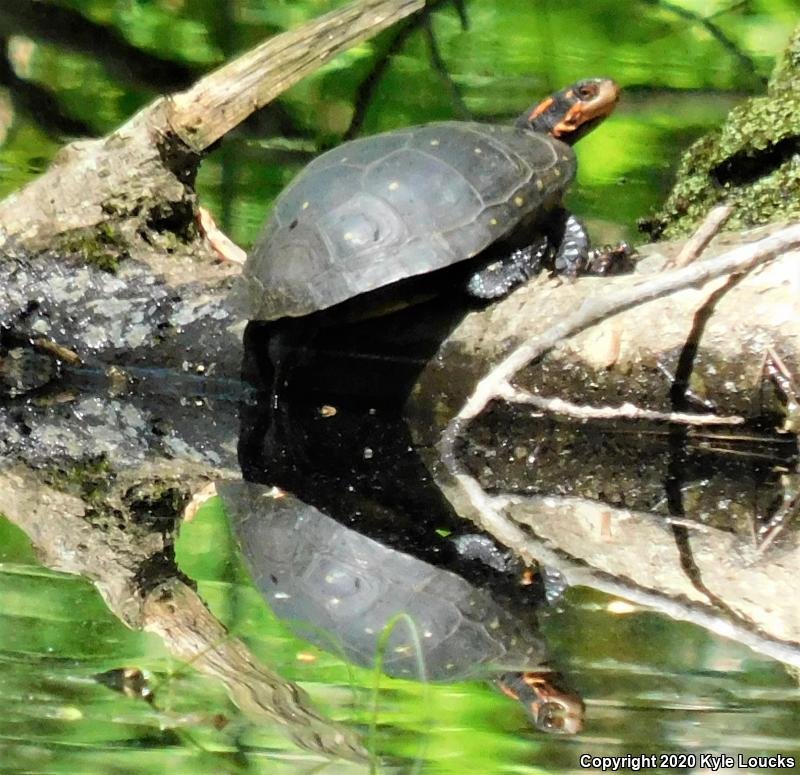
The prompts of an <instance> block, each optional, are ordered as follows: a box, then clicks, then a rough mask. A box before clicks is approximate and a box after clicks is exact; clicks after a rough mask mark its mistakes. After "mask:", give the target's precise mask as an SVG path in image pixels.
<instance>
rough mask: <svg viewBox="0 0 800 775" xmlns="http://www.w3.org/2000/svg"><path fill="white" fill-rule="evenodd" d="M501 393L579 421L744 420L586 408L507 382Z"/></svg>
mask: <svg viewBox="0 0 800 775" xmlns="http://www.w3.org/2000/svg"><path fill="white" fill-rule="evenodd" d="M498 392H499V393H500V396H501V397H502V398H504V399H505V400H506V401H511V402H513V403H517V404H529V405H531V406H535V407H536V408H537V409H541V410H542V411H545V412H551V413H553V414H563V415H566V416H567V417H573V418H575V419H577V420H655V421H656V422H671V423H675V424H676V425H741V424H742V423H743V422H744V418H743V417H739V416H738V415H729V416H720V415H716V414H696V413H691V412H657V411H654V410H652V409H645V408H644V407H641V406H636V405H635V404H631V403H624V404H620V405H619V406H586V405H583V404H575V403H573V402H572V401H565V400H564V399H562V398H548V397H546V396H537V395H536V394H535V393H531V392H530V391H528V390H522V389H520V388H515V387H513V386H512V385H510V384H508V383H506V385H505V386H502V387H501V388H500V389H499V390H498Z"/></svg>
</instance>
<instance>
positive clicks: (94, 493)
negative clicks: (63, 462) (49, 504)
mask: <svg viewBox="0 0 800 775" xmlns="http://www.w3.org/2000/svg"><path fill="white" fill-rule="evenodd" d="M43 479H44V481H45V482H46V483H47V484H49V485H50V486H51V487H54V488H55V489H57V490H59V491H61V492H65V493H69V494H70V495H74V496H76V497H78V498H81V499H82V500H84V501H86V502H87V503H89V504H92V505H93V506H98V507H99V506H102V505H104V499H105V498H106V497H107V496H108V494H109V492H110V490H111V487H112V486H113V484H114V481H115V479H116V474H115V473H114V469H113V467H112V466H111V464H110V463H109V461H108V459H107V458H106V456H105V455H98V456H97V457H93V458H90V459H88V460H83V461H81V462H78V463H74V464H72V465H70V466H66V467H64V468H58V467H52V468H49V469H47V470H45V471H44V472H43Z"/></svg>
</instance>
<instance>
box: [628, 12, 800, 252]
mask: <svg viewBox="0 0 800 775" xmlns="http://www.w3.org/2000/svg"><path fill="white" fill-rule="evenodd" d="M798 158H800V27H798V28H797V30H795V32H794V34H793V35H792V37H791V39H790V40H789V44H788V46H787V48H786V50H785V52H784V54H783V56H782V57H781V59H780V61H779V62H778V64H777V66H776V67H775V70H774V72H773V74H772V77H771V78H770V81H769V86H768V89H767V94H766V95H765V96H763V97H755V98H753V99H751V100H748V101H747V102H745V103H744V104H742V105H740V106H738V107H736V108H734V109H733V110H732V111H731V113H730V115H729V116H728V118H727V121H726V122H725V124H724V125H723V126H722V127H721V128H720V129H719V130H717V131H714V132H711V133H710V134H708V135H706V136H705V137H702V138H701V139H700V140H698V141H697V142H696V143H695V144H694V145H693V146H692V147H691V148H690V149H689V150H688V151H687V152H686V154H685V155H684V157H683V159H682V160H681V163H680V167H679V169H678V173H677V179H676V182H675V185H674V187H673V189H672V192H671V193H670V195H669V197H668V199H667V201H666V203H665V204H664V206H663V208H662V209H661V210H660V211H659V212H657V213H656V214H655V215H654V216H652V217H651V218H649V219H647V220H646V221H645V222H644V223H643V228H644V229H645V231H647V232H648V233H649V234H650V235H651V236H652V237H653V238H664V239H677V238H679V237H683V236H686V235H688V234H689V233H691V232H692V231H693V230H694V229H695V228H696V227H697V225H698V224H699V223H700V222H701V221H702V220H703V218H704V217H705V215H706V214H707V213H708V211H709V210H710V209H711V208H712V207H714V206H715V205H717V204H719V203H726V204H730V205H732V206H733V208H734V210H733V215H732V217H731V218H730V220H729V221H728V225H727V228H729V229H732V230H733V229H742V228H747V227H751V226H757V225H761V224H766V223H770V222H772V221H779V220H797V219H799V218H800V164H798Z"/></svg>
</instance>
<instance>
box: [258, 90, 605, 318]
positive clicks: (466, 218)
mask: <svg viewBox="0 0 800 775" xmlns="http://www.w3.org/2000/svg"><path fill="white" fill-rule="evenodd" d="M618 97H619V88H618V86H617V84H616V83H614V81H612V80H610V79H606V78H591V79H586V80H582V81H578V82H577V83H575V84H573V85H572V86H570V87H568V88H565V89H563V90H561V91H559V92H557V93H556V94H554V95H552V96H550V97H547V98H546V99H545V100H543V101H542V102H539V103H537V104H536V105H534V106H533V107H531V108H530V109H529V110H527V111H526V112H525V113H524V114H523V115H522V116H520V117H519V119H518V120H517V122H516V124H515V125H514V126H505V125H494V124H480V123H474V122H458V121H449V122H441V123H433V124H427V125H425V126H417V127H410V128H406V129H397V130H394V131H391V132H386V133H383V134H378V135H374V136H372V137H366V138H361V139H358V140H353V141H351V142H347V143H344V144H343V145H340V146H338V147H337V148H334V149H333V150H331V151H328V152H327V153H324V154H322V155H321V156H319V157H318V158H316V159H315V160H314V161H312V162H311V164H309V165H308V166H307V167H306V168H305V170H304V171H303V172H302V173H301V174H300V175H299V176H298V177H297V178H296V179H295V180H294V181H293V182H292V183H291V184H290V185H289V186H288V187H287V188H286V189H285V190H284V191H283V193H282V194H281V195H280V196H279V197H278V199H277V201H276V202H275V206H274V208H273V210H272V213H271V215H270V217H269V219H268V220H267V223H266V225H265V226H264V228H263V231H262V232H261V235H260V236H259V238H258V239H257V241H256V243H255V246H254V247H253V249H252V250H251V252H250V254H249V256H248V258H247V261H246V263H245V266H244V271H243V280H244V283H243V288H244V292H245V296H246V298H247V304H248V307H249V317H250V319H251V320H263V321H267V320H276V319H278V318H283V317H287V316H288V317H299V316H304V315H307V314H309V313H312V312H316V311H319V310H323V309H326V308H329V307H332V306H334V305H337V304H339V303H340V302H343V301H345V300H348V299H352V298H354V297H359V296H361V295H362V294H366V293H369V292H372V291H375V290H377V289H379V288H383V287H385V286H391V285H393V284H396V283H398V282H400V281H403V280H406V279H408V278H411V277H415V276H419V275H423V274H427V273H432V272H436V271H437V270H443V269H444V268H446V267H450V266H452V265H455V264H458V263H459V262H464V261H466V260H467V259H473V262H472V263H471V264H470V267H469V271H468V272H467V273H466V277H465V278H464V280H465V282H466V288H467V291H468V292H469V293H470V294H471V295H472V296H476V297H479V298H487V299H488V298H495V297H498V296H502V295H504V294H505V293H507V292H508V291H509V290H510V289H512V288H513V287H515V286H516V285H519V284H520V283H522V282H524V281H525V280H527V279H528V278H529V277H530V276H531V275H532V274H533V273H535V272H536V271H538V270H539V268H540V267H541V265H542V263H543V261H544V260H545V259H547V258H552V260H553V262H554V267H555V269H556V270H558V271H564V272H567V273H570V274H575V273H576V272H577V271H578V270H579V269H580V268H581V266H582V264H583V263H584V262H585V260H586V257H587V254H588V239H587V237H586V233H585V231H584V229H583V227H582V226H581V224H580V223H579V222H578V221H577V220H576V219H575V218H574V217H573V216H572V215H570V214H569V213H568V212H567V211H566V210H564V209H563V207H562V204H561V201H562V197H563V194H564V192H565V191H566V190H567V188H568V186H569V184H570V182H571V181H572V180H573V178H574V177H575V171H576V160H575V154H574V153H573V151H572V148H571V147H570V146H571V145H572V144H573V143H574V142H575V141H576V140H578V139H579V138H580V137H582V136H583V135H585V134H586V133H587V132H588V131H590V130H591V129H592V128H593V127H594V126H596V125H597V124H598V123H599V122H600V121H602V120H603V119H604V118H605V117H606V116H608V115H609V113H610V112H611V111H612V110H613V108H614V106H615V105H616V102H617V99H618ZM551 254H553V255H551Z"/></svg>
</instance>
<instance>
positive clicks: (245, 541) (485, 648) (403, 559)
mask: <svg viewBox="0 0 800 775" xmlns="http://www.w3.org/2000/svg"><path fill="white" fill-rule="evenodd" d="M217 489H218V492H219V494H220V496H221V497H222V500H223V502H224V504H225V509H226V511H227V513H228V516H229V518H230V520H231V524H232V527H233V531H234V533H235V535H236V537H237V540H238V542H239V545H240V548H241V550H242V555H243V556H244V558H245V561H246V563H247V565H248V567H249V569H250V572H251V575H252V577H253V579H254V581H255V583H256V586H257V587H258V588H259V589H260V591H261V593H262V594H263V595H264V597H265V599H266V600H267V602H268V603H269V605H270V607H271V608H272V609H273V611H274V612H275V614H276V615H277V616H278V617H279V618H281V619H283V620H285V621H287V623H289V624H290V625H291V626H292V628H293V629H294V630H295V631H296V632H297V633H298V634H299V635H300V636H301V637H303V638H304V639H305V640H308V641H310V642H312V643H315V644H317V645H319V646H320V647H321V648H323V649H326V650H328V651H333V652H336V653H340V654H342V655H343V656H344V657H345V658H347V659H348V660H349V661H351V662H353V663H355V664H359V665H363V666H367V667H371V666H372V665H373V664H374V663H375V660H376V657H377V655H378V654H379V653H380V652H381V650H383V660H382V665H381V667H382V669H383V672H385V673H387V674H388V675H391V676H395V677H401V678H408V679H417V680H419V679H424V680H431V681H457V680H465V679H468V678H475V677H480V676H482V675H487V674H492V675H494V677H495V679H496V680H497V682H498V684H499V686H500V688H501V689H502V691H503V692H504V693H505V694H507V695H508V696H511V697H513V698H515V699H518V700H520V701H521V702H522V703H523V704H524V706H525V708H526V710H527V711H528V713H529V714H530V716H531V718H532V720H533V722H534V723H535V724H536V726H537V727H538V728H539V729H541V730H543V731H547V732H555V733H568V734H569V733H575V732H578V731H580V729H581V728H582V726H583V703H582V701H581V700H580V698H579V697H577V696H576V695H574V694H572V693H570V692H568V691H565V690H562V689H560V688H558V686H557V684H556V683H554V681H553V680H552V679H553V677H554V674H553V673H552V671H551V670H550V669H548V668H547V667H546V666H545V660H546V644H545V642H544V639H543V638H542V636H541V635H540V634H539V633H538V632H537V631H536V630H535V629H532V628H530V627H528V626H523V624H522V622H521V621H520V620H519V618H518V617H516V616H515V615H514V614H512V613H511V612H510V611H509V610H507V609H506V608H504V607H503V606H501V605H500V604H499V603H497V602H496V601H495V599H494V598H493V597H492V596H491V595H490V594H489V593H488V592H487V591H485V590H483V589H480V588H477V587H474V586H472V585H471V584H469V583H468V582H467V581H466V579H464V578H462V577H461V576H459V575H457V574H456V573H453V572H451V571H449V570H445V569H442V568H437V567H435V566H434V565H431V564H429V563H427V562H423V561H422V560H420V559H417V558H416V557H413V556H411V555H409V554H406V553H404V552H400V551H397V550H395V549H392V548H390V547H388V546H386V545H384V544H381V543H379V542H377V541H374V540H373V539H371V538H369V537H367V536H365V535H362V534H361V533H358V532H356V531H355V530H353V529H351V528H349V527H346V526H345V525H343V524H341V523H340V522H337V521H336V520H334V519H332V518H331V517H329V516H327V515H326V514H323V513H322V512H321V511H319V510H318V509H317V508H315V507H314V506H311V505H309V504H307V503H304V502H303V501H301V500H300V499H298V498H297V497H295V496H293V495H292V494H290V493H288V492H285V491H281V490H278V489H277V488H268V487H266V486H264V485H258V484H253V483H247V482H241V481H228V482H222V483H220V484H219V485H218V486H217ZM408 620H411V621H413V631H412V628H411V627H410V626H409V624H408ZM387 630H388V637H387V639H386V642H385V646H382V645H381V641H382V638H383V636H384V633H387ZM414 633H416V637H415V636H414Z"/></svg>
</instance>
